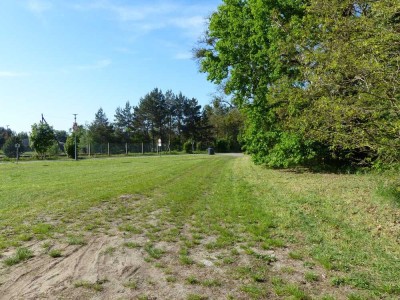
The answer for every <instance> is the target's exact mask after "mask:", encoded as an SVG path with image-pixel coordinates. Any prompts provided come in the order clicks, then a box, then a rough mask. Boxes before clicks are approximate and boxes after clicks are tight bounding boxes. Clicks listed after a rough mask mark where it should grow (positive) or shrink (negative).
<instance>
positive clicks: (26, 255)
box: [4, 247, 33, 266]
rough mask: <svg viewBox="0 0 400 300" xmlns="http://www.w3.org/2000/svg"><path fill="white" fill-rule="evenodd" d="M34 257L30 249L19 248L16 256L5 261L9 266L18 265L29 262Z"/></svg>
mask: <svg viewBox="0 0 400 300" xmlns="http://www.w3.org/2000/svg"><path fill="white" fill-rule="evenodd" d="M31 257H33V252H32V251H31V250H29V249H28V248H23V247H22V248H18V249H17V251H16V252H15V255H14V256H11V257H8V258H6V259H5V260H4V263H5V264H6V265H7V266H12V265H16V264H18V263H20V262H22V261H25V260H28V259H30V258H31Z"/></svg>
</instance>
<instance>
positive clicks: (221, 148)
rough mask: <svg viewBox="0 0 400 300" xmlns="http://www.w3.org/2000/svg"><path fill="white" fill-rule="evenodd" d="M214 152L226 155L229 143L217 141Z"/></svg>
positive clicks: (221, 140)
mask: <svg viewBox="0 0 400 300" xmlns="http://www.w3.org/2000/svg"><path fill="white" fill-rule="evenodd" d="M215 146H216V151H217V152H220V153H226V152H228V150H229V143H228V141H227V140H225V139H219V140H217V142H216V143H215Z"/></svg>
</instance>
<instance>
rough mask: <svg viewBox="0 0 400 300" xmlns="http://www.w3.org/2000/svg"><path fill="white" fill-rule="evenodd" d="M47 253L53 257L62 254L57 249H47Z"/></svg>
mask: <svg viewBox="0 0 400 300" xmlns="http://www.w3.org/2000/svg"><path fill="white" fill-rule="evenodd" d="M49 255H50V256H51V257H53V258H57V257H61V256H62V252H61V250H59V249H51V250H50V251H49Z"/></svg>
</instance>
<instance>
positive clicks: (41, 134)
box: [29, 122, 56, 159]
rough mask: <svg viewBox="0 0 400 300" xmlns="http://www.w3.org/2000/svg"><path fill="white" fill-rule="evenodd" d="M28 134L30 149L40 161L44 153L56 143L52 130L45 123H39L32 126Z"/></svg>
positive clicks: (44, 155)
mask: <svg viewBox="0 0 400 300" xmlns="http://www.w3.org/2000/svg"><path fill="white" fill-rule="evenodd" d="M31 128H32V132H31V134H30V138H29V142H30V147H31V148H32V149H33V150H35V151H36V153H37V154H38V156H39V157H40V158H42V159H44V158H45V157H46V152H47V151H48V150H49V148H50V147H51V146H53V145H54V143H55V142H56V139H55V134H54V129H53V127H51V126H50V125H49V124H47V123H45V122H39V124H37V123H35V124H33V125H32V127H31Z"/></svg>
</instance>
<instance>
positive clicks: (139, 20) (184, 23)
mask: <svg viewBox="0 0 400 300" xmlns="http://www.w3.org/2000/svg"><path fill="white" fill-rule="evenodd" d="M136 3H138V2H136ZM71 7H72V8H73V9H75V10H79V11H103V12H105V13H107V14H109V15H111V18H112V19H114V20H116V21H118V22H120V23H121V24H123V25H124V28H128V29H130V30H131V31H136V32H137V33H140V34H141V35H143V34H147V33H149V32H152V31H156V30H160V29H164V28H167V27H173V28H175V29H179V30H181V32H182V33H183V34H184V35H185V36H187V37H190V38H192V39H197V38H198V37H199V36H200V35H201V34H202V33H203V30H204V29H205V17H207V15H208V14H209V13H210V12H211V11H212V10H215V8H214V7H211V6H206V5H194V4H185V5H183V4H179V3H178V2H175V1H173V0H169V1H162V2H160V1H154V2H153V1H151V2H150V1H148V2H144V1H143V2H139V4H117V3H116V2H115V1H110V0H96V1H91V2H83V3H81V4H75V5H72V6H71Z"/></svg>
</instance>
